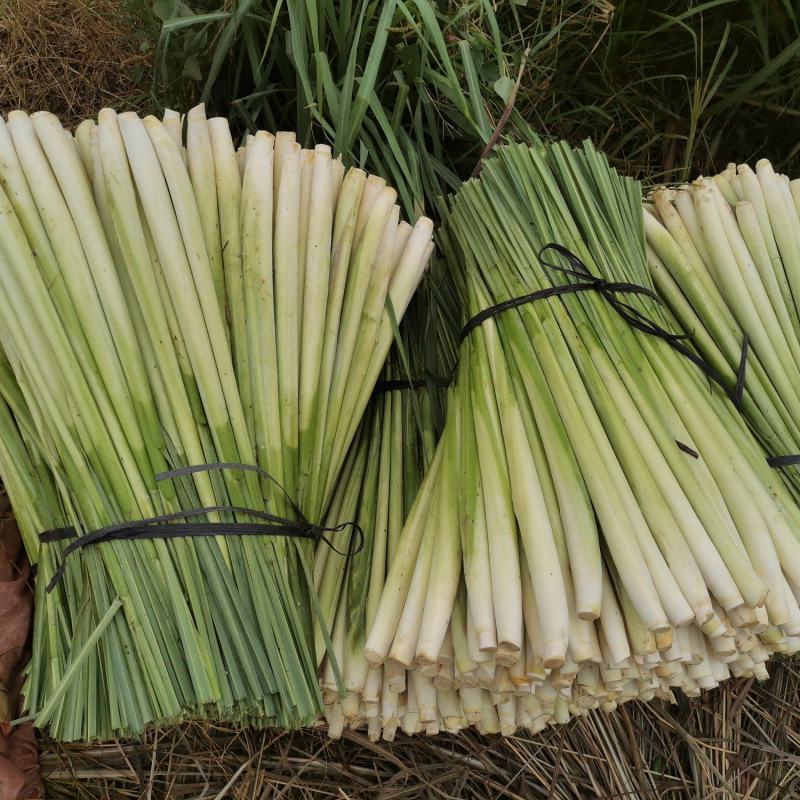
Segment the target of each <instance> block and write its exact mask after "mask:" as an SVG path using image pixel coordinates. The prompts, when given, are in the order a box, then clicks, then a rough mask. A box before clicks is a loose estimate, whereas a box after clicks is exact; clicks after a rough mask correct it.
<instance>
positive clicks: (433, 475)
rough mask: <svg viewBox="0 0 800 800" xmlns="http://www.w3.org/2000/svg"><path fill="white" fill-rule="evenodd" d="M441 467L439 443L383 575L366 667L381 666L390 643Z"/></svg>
mask: <svg viewBox="0 0 800 800" xmlns="http://www.w3.org/2000/svg"><path fill="white" fill-rule="evenodd" d="M441 464H442V444H441V442H440V443H439V445H438V447H437V448H436V454H435V455H434V458H433V461H432V462H431V464H430V467H429V468H428V472H427V473H426V475H425V479H424V480H423V482H422V485H421V486H420V489H419V492H418V493H417V498H416V500H415V501H414V505H413V506H412V508H411V512H410V513H409V515H408V519H407V520H406V524H405V525H404V526H403V533H402V534H401V536H400V541H399V543H398V546H397V552H396V553H395V557H394V559H393V560H392V564H391V566H390V568H389V573H388V574H387V576H386V584H385V586H384V590H383V593H382V595H381V601H380V604H379V605H378V609H377V611H376V614H375V620H374V621H373V623H372V627H371V629H370V631H369V634H368V636H367V642H366V646H365V650H364V652H365V655H366V657H367V660H368V661H369V662H370V664H373V665H377V664H381V663H383V661H384V659H385V658H386V656H387V654H388V652H389V648H390V646H391V645H392V641H393V640H394V637H395V631H396V630H397V625H398V622H399V620H400V616H401V614H402V613H403V607H404V605H405V602H406V597H407V593H408V591H409V585H410V583H411V580H412V575H413V572H414V568H415V563H419V561H420V559H419V558H418V555H419V551H420V547H421V544H422V540H423V538H424V537H425V533H426V530H427V526H428V522H429V519H428V517H429V514H430V512H431V509H432V508H433V507H434V506H433V501H434V498H435V497H436V488H437V485H438V479H439V472H440V470H441ZM415 643H416V642H415Z"/></svg>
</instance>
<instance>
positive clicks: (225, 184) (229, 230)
mask: <svg viewBox="0 0 800 800" xmlns="http://www.w3.org/2000/svg"><path fill="white" fill-rule="evenodd" d="M153 122H154V120H152V118H150V117H148V118H147V120H146V121H145V124H146V125H147V128H148V133H149V134H150V136H151V138H153V136H154V131H159V130H160V129H159V128H158V127H157V126H156V125H154V124H153ZM148 123H149V124H148ZM207 127H208V135H209V141H210V143H211V153H212V156H213V165H214V178H215V181H216V189H217V207H218V214H219V235H220V241H221V242H222V264H223V272H224V276H225V297H226V300H227V308H226V309H219V311H216V313H214V317H215V318H218V319H219V320H220V321H222V322H223V323H224V322H225V317H226V315H227V323H228V326H229V330H230V338H229V340H230V345H231V351H232V357H233V365H234V374H235V376H236V381H237V383H238V386H239V395H240V402H241V405H242V409H243V411H244V415H245V419H246V420H247V425H248V430H249V432H250V437H251V438H252V436H253V433H254V423H253V386H252V379H251V374H250V373H251V365H250V354H249V351H248V341H247V319H246V311H245V290H244V265H243V261H242V233H241V221H240V220H241V203H242V183H241V178H240V176H239V168H238V166H237V164H236V154H235V152H234V149H233V141H232V139H231V132H230V128H229V127H228V121H227V120H226V119H225V118H224V117H213V118H212V119H210V120H208V123H207ZM153 143H154V145H155V147H156V150H157V152H158V153H159V158H161V153H162V152H164V151H165V150H167V148H164V147H162V148H161V149H159V147H158V144H157V140H154V142H153ZM162 166H163V162H162ZM176 167H177V165H176ZM175 172H176V174H181V173H180V171H179V170H177V169H176V170H175ZM181 178H182V179H183V176H182V175H181ZM192 217H193V219H192V224H193V225H196V226H197V228H196V230H197V232H198V233H199V234H200V236H201V241H202V242H205V239H204V238H203V234H202V217H201V216H200V213H199V208H198V207H197V206H196V205H195V207H194V208H192ZM179 219H180V218H179ZM198 250H199V248H198ZM187 255H189V256H190V263H191V255H193V254H191V253H187ZM195 263H197V264H202V265H203V266H202V268H201V269H202V271H203V273H204V279H208V278H210V279H211V283H212V286H213V287H214V300H215V301H216V297H217V291H216V284H214V274H215V273H214V269H213V266H212V262H211V260H210V259H209V257H208V252H207V250H206V249H205V247H203V249H202V255H201V256H200V258H199V259H196V260H195ZM192 267H193V273H195V269H196V268H195V264H194V263H193V264H192ZM195 274H196V273H195ZM196 280H197V278H196V277H195V281H196ZM204 300H205V302H206V305H210V302H211V298H210V297H207V298H204ZM223 331H224V327H223ZM227 342H228V338H227V337H226V339H225V344H227Z"/></svg>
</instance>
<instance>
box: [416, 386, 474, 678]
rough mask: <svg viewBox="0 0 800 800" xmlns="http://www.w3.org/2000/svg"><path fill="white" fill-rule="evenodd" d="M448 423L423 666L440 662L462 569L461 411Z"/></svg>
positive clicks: (422, 634)
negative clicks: (459, 507)
mask: <svg viewBox="0 0 800 800" xmlns="http://www.w3.org/2000/svg"><path fill="white" fill-rule="evenodd" d="M462 391H463V390H462ZM456 394H458V390H456ZM454 400H455V398H454ZM448 423H449V424H448V426H447V427H446V428H445V432H444V434H443V439H444V448H445V450H444V454H443V456H442V458H443V466H442V476H441V478H440V480H439V487H438V493H439V497H438V515H437V520H436V529H435V540H434V542H433V549H432V554H431V560H432V562H433V563H435V565H436V567H435V569H432V570H431V572H430V577H429V579H428V585H427V589H426V592H425V606H424V609H423V612H422V619H421V621H420V631H419V638H418V640H417V643H416V662H417V664H420V665H424V664H430V663H435V662H436V660H437V656H438V654H439V651H440V649H441V647H442V642H443V641H444V639H445V636H446V634H447V627H448V624H449V621H450V616H451V614H452V612H453V604H454V602H455V597H456V592H457V591H458V584H459V580H460V577H461V569H462V549H461V537H460V530H459V515H458V506H459V497H458V486H457V483H456V474H457V465H458V463H459V460H460V458H461V457H462V454H461V446H460V445H461V441H460V440H461V436H462V426H463V419H462V417H461V414H460V413H459V412H458V410H456V412H455V413H454V414H451V415H450V416H449V419H448Z"/></svg>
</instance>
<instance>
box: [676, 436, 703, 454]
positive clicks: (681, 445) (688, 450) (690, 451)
mask: <svg viewBox="0 0 800 800" xmlns="http://www.w3.org/2000/svg"><path fill="white" fill-rule="evenodd" d="M675 444H676V445H678V449H679V450H683V452H684V453H688V454H689V455H690V456H691V457H692V458H700V453H698V452H697V450H695V449H694V448H693V447H689V445H688V444H684V443H683V442H679V441H678V440H677V439H676V440H675Z"/></svg>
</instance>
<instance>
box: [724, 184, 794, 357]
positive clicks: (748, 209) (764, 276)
mask: <svg viewBox="0 0 800 800" xmlns="http://www.w3.org/2000/svg"><path fill="white" fill-rule="evenodd" d="M736 220H737V222H738V224H739V230H740V231H741V234H742V238H743V239H744V241H745V243H746V245H747V249H748V250H749V252H750V255H751V256H752V258H753V261H754V262H755V264H756V268H757V269H758V272H759V274H760V276H761V280H762V282H763V284H764V288H765V289H766V291H767V293H768V294H769V299H770V303H771V304H772V308H773V310H774V312H775V314H776V316H777V318H778V322H779V323H780V325H781V327H782V329H783V331H784V333H785V335H786V336H787V338H789V337H791V338H789V341H790V343H794V344H796V342H797V336H798V334H797V328H796V327H795V326H794V324H793V321H792V316H791V315H790V313H789V310H788V309H787V307H786V302H785V301H784V296H783V293H782V292H781V286H780V282H779V279H778V275H777V274H776V271H775V267H774V265H773V260H772V257H771V256H770V252H769V247H768V244H767V240H766V239H765V238H764V234H763V231H762V229H761V226H760V225H759V221H758V216H757V213H756V209H755V207H754V206H753V204H752V203H751V202H749V201H746V200H743V201H740V202H739V203H737V204H736ZM780 269H781V271H782V267H780Z"/></svg>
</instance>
